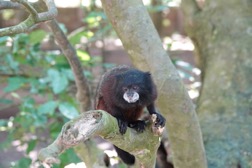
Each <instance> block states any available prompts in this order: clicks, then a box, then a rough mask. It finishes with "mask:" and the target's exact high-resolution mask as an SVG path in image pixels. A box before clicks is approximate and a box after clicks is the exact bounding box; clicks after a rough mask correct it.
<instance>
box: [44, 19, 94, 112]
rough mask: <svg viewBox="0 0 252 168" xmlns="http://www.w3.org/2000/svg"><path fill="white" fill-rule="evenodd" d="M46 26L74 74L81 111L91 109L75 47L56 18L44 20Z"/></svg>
mask: <svg viewBox="0 0 252 168" xmlns="http://www.w3.org/2000/svg"><path fill="white" fill-rule="evenodd" d="M46 23H47V25H48V27H49V28H50V29H51V30H52V32H53V34H54V37H55V39H56V41H57V43H58V44H59V47H60V48H61V50H62V52H63V53H64V55H65V57H66V58H67V60H68V62H69V64H70V66H71V68H72V71H73V74H74V76H75V83H76V86H77V94H76V97H77V99H78V101H79V103H80V108H81V112H84V111H86V110H90V109H91V101H90V91H89V87H88V82H87V79H86V78H85V76H84V74H83V70H82V67H81V64H80V61H79V59H78V57H77V55H76V51H75V49H74V48H73V47H72V45H71V44H70V43H69V41H68V40H67V38H66V36H65V34H64V32H63V31H62V30H61V29H60V27H59V25H58V23H57V22H56V20H51V21H48V22H46Z"/></svg>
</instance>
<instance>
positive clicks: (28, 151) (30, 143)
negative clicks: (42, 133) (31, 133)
mask: <svg viewBox="0 0 252 168" xmlns="http://www.w3.org/2000/svg"><path fill="white" fill-rule="evenodd" d="M36 144H37V140H31V141H29V142H28V147H27V149H26V154H29V153H30V152H31V151H32V150H33V149H34V148H35V146H36Z"/></svg>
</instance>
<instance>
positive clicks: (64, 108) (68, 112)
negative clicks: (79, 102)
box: [59, 103, 79, 119]
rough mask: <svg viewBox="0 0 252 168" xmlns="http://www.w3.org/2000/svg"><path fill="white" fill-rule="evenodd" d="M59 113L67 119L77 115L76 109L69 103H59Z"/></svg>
mask: <svg viewBox="0 0 252 168" xmlns="http://www.w3.org/2000/svg"><path fill="white" fill-rule="evenodd" d="M59 111H60V113H61V114H63V115H64V116H65V117H66V118H68V119H73V118H75V117H77V116H78V115H79V113H78V111H77V110H76V108H75V107H74V106H73V105H71V104H70V103H61V104H60V105H59Z"/></svg>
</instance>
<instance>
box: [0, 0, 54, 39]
mask: <svg viewBox="0 0 252 168" xmlns="http://www.w3.org/2000/svg"><path fill="white" fill-rule="evenodd" d="M44 2H45V4H46V6H47V8H48V9H47V11H45V12H41V13H39V12H37V10H36V9H35V8H34V7H33V6H32V4H31V3H30V2H28V1H27V0H12V3H13V5H12V4H11V2H8V3H4V2H1V3H0V5H1V7H0V8H1V9H4V8H8V9H9V8H14V9H15V8H17V7H18V6H19V4H21V5H22V6H23V7H24V8H25V9H26V10H27V11H28V12H29V13H30V15H29V16H28V18H27V19H25V20H24V21H23V22H21V23H19V24H18V25H15V26H11V27H6V28H2V29H0V36H7V35H14V34H19V33H24V32H27V31H29V30H31V29H32V28H33V27H34V26H35V25H36V24H37V23H40V22H44V21H46V20H51V19H53V18H54V17H55V16H56V15H57V13H58V12H57V8H56V6H55V4H54V1H53V0H44Z"/></svg>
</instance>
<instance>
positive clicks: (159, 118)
mask: <svg viewBox="0 0 252 168" xmlns="http://www.w3.org/2000/svg"><path fill="white" fill-rule="evenodd" d="M154 114H156V115H157V119H156V123H155V126H157V127H158V126H161V127H164V126H165V122H166V119H165V118H164V117H163V116H162V115H161V114H159V113H154Z"/></svg>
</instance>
